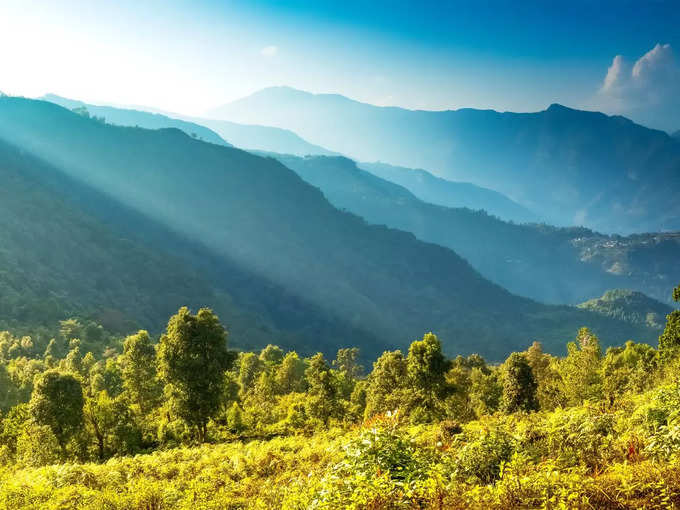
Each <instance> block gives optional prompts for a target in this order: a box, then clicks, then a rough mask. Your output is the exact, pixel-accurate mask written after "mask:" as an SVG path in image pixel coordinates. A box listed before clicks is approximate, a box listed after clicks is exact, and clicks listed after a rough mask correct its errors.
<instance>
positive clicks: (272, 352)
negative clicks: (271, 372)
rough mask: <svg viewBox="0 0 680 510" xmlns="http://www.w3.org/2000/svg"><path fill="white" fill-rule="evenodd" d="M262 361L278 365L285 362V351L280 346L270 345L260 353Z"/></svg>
mask: <svg viewBox="0 0 680 510" xmlns="http://www.w3.org/2000/svg"><path fill="white" fill-rule="evenodd" d="M260 360H261V361H262V362H264V363H271V364H273V365H278V364H279V363H281V360H283V351H282V350H281V348H280V347H279V346H277V345H272V344H269V345H267V347H265V348H264V349H262V351H261V352H260Z"/></svg>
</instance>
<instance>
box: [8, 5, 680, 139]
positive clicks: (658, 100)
mask: <svg viewBox="0 0 680 510" xmlns="http://www.w3.org/2000/svg"><path fill="white" fill-rule="evenodd" d="M679 27H680V6H679V4H678V2H677V1H673V2H670V1H669V2H664V1H654V0H648V1H640V2H632V1H625V0H621V1H617V2H604V1H596V0H591V1H570V2H560V1H545V2H533V1H523V2H517V1H515V2H509V1H508V2H491V1H483V0H480V1H476V2H473V1H469V2H427V1H420V2H403V1H399V0H395V1H391V2H385V1H382V0H376V1H365V0H364V1H362V2H358V1H354V0H349V1H344V2H322V1H316V2H308V1H305V2H303V1H292V2H281V1H278V2H277V1H270V2H258V1H250V2H241V1H236V2H229V1H216V0H204V1H201V0H194V1H175V0H144V1H131V0H118V1H116V2H105V1H99V0H88V1H85V0H62V1H49V2H48V1H29V0H3V2H2V16H0V48H1V50H0V90H4V91H6V92H9V93H15V94H24V95H29V96H30V95H39V94H42V93H45V92H48V91H50V92H55V93H58V94H62V95H66V96H71V97H76V98H81V99H85V100H89V101H106V102H111V103H121V104H145V105H150V106H156V107H159V108H163V109H167V110H174V111H182V112H186V113H200V112H201V111H204V110H206V109H209V108H211V107H213V106H217V105H219V104H222V103H225V102H228V101H231V100H234V99H237V98H239V97H242V96H245V95H247V94H249V93H252V92H254V91H255V90H258V89H260V88H263V87H267V86H271V85H290V86H293V87H296V88H300V89H304V90H309V91H312V92H334V93H340V94H344V95H347V96H349V97H352V98H355V99H358V100H361V101H366V102H370V103H374V104H380V105H397V106H404V107H407V108H425V109H444V108H460V107H466V106H469V107H476V108H494V109H498V110H513V111H536V110H540V109H543V108H545V107H546V106H548V105H549V104H550V103H553V102H560V103H563V104H566V105H569V106H574V107H581V108H591V109H602V110H604V111H607V112H610V113H623V114H628V115H630V116H632V117H633V118H634V119H636V120H640V121H641V122H644V123H646V124H648V125H654V126H655V127H663V128H665V129H672V128H673V123H674V122H675V117H673V116H674V115H675V112H676V110H675V108H676V107H678V102H677V99H674V96H677V94H674V93H673V89H674V88H675V86H677V87H678V88H680V83H678V77H680V71H679V70H680V65H679V64H678V61H679V60H678V55H679V54H678V51H680V28H679ZM657 44H660V45H661V46H660V49H659V50H658V51H656V52H655V53H653V54H651V56H649V57H648V58H646V59H645V60H644V62H643V64H645V65H644V66H643V65H638V66H637V69H638V71H639V70H640V69H643V71H644V72H643V74H642V75H640V73H639V72H638V73H637V74H636V72H635V71H634V69H635V68H636V63H637V62H638V61H639V60H640V59H641V58H643V57H644V56H645V55H646V54H648V53H649V52H650V51H653V50H654V48H655V47H656V45H657ZM665 45H667V46H665ZM617 56H620V57H618V58H619V60H618V63H616V62H615V60H614V59H615V57H617ZM610 68H613V69H612V70H611V72H610V77H609V78H608V80H609V81H608V82H607V83H608V84H609V85H608V86H607V87H605V86H604V85H605V77H607V76H608V70H609V69H610ZM614 74H615V75H616V76H614ZM614 78H616V79H614ZM667 103H670V105H669V104H667ZM650 112H651V113H650ZM677 112H680V108H679V109H678V110H677ZM678 124H680V120H679V121H678ZM675 129H680V125H678V126H677V127H676V128H675Z"/></svg>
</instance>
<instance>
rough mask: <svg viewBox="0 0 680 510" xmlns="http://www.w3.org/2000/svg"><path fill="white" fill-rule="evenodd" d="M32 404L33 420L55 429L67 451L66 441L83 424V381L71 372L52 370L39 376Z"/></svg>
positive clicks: (53, 431)
mask: <svg viewBox="0 0 680 510" xmlns="http://www.w3.org/2000/svg"><path fill="white" fill-rule="evenodd" d="M29 405H30V410H31V414H32V416H33V419H35V421H36V422H37V423H38V424H40V425H45V426H48V427H49V428H50V429H51V431H52V433H53V434H54V437H55V438H56V440H57V442H58V444H59V446H60V447H61V449H62V452H64V453H65V450H66V443H67V442H68V441H69V440H70V439H71V438H72V437H73V436H74V435H75V434H77V433H78V431H79V430H80V427H81V426H82V424H83V405H84V399H83V389H82V387H81V385H80V381H78V379H76V377H74V376H73V375H71V374H64V373H61V372H58V371H57V370H48V371H47V372H45V373H43V374H42V375H40V376H39V377H38V379H37V381H36V383H35V388H34V389H33V394H32V395H31V402H30V404H29Z"/></svg>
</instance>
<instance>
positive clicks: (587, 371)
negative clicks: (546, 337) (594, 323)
mask: <svg viewBox="0 0 680 510" xmlns="http://www.w3.org/2000/svg"><path fill="white" fill-rule="evenodd" d="M601 367H602V349H601V348H600V341H599V339H598V338H597V336H595V334H593V332H592V331H590V330H589V329H588V328H581V329H580V330H579V331H578V335H577V337H576V341H575V342H569V344H567V357H566V358H563V359H562V360H561V361H560V363H559V368H558V370H559V373H560V377H561V380H562V382H561V392H562V394H563V395H564V397H565V398H566V402H567V403H568V404H570V405H580V404H581V403H582V402H583V401H584V400H599V399H600V398H601V397H602V372H601Z"/></svg>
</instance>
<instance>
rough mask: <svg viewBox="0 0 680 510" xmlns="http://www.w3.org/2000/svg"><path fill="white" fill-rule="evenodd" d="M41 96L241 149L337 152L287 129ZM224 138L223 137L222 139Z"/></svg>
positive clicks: (124, 122)
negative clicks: (178, 130)
mask: <svg viewBox="0 0 680 510" xmlns="http://www.w3.org/2000/svg"><path fill="white" fill-rule="evenodd" d="M41 99H43V100H45V101H50V102H51V103H55V104H58V105H60V106H63V107H64V108H68V109H69V110H74V109H83V108H84V109H85V110H86V111H87V112H88V113H89V114H91V115H94V116H97V117H99V118H104V119H105V121H106V122H108V123H110V124H116V125H118V126H138V127H144V128H148V129H160V128H168V127H174V128H177V129H181V130H182V131H184V132H185V133H187V134H188V135H190V136H193V137H196V138H199V139H201V140H204V141H206V142H211V143H216V144H218V145H234V146H236V147H239V148H241V149H251V150H263V151H271V152H282V153H285V154H295V155H302V156H306V155H308V154H312V155H314V154H318V155H328V156H330V155H336V154H337V153H334V152H331V151H329V150H326V149H324V148H323V147H319V146H317V145H313V144H311V143H309V142H307V141H306V140H303V139H302V138H300V137H299V136H298V135H296V134H295V133H293V132H292V131H288V130H287V129H281V128H275V127H268V126H256V125H246V124H237V123H235V122H228V121H221V120H214V119H201V118H198V117H189V116H185V115H180V114H176V113H166V112H162V113H161V112H157V111H150V109H148V108H144V107H138V108H137V109H130V108H119V107H114V106H107V105H95V104H89V103H84V102H82V101H77V100H74V99H67V98H64V97H60V96H57V95H55V94H47V95H45V96H43V97H42V98H41ZM225 140H226V141H225Z"/></svg>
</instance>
